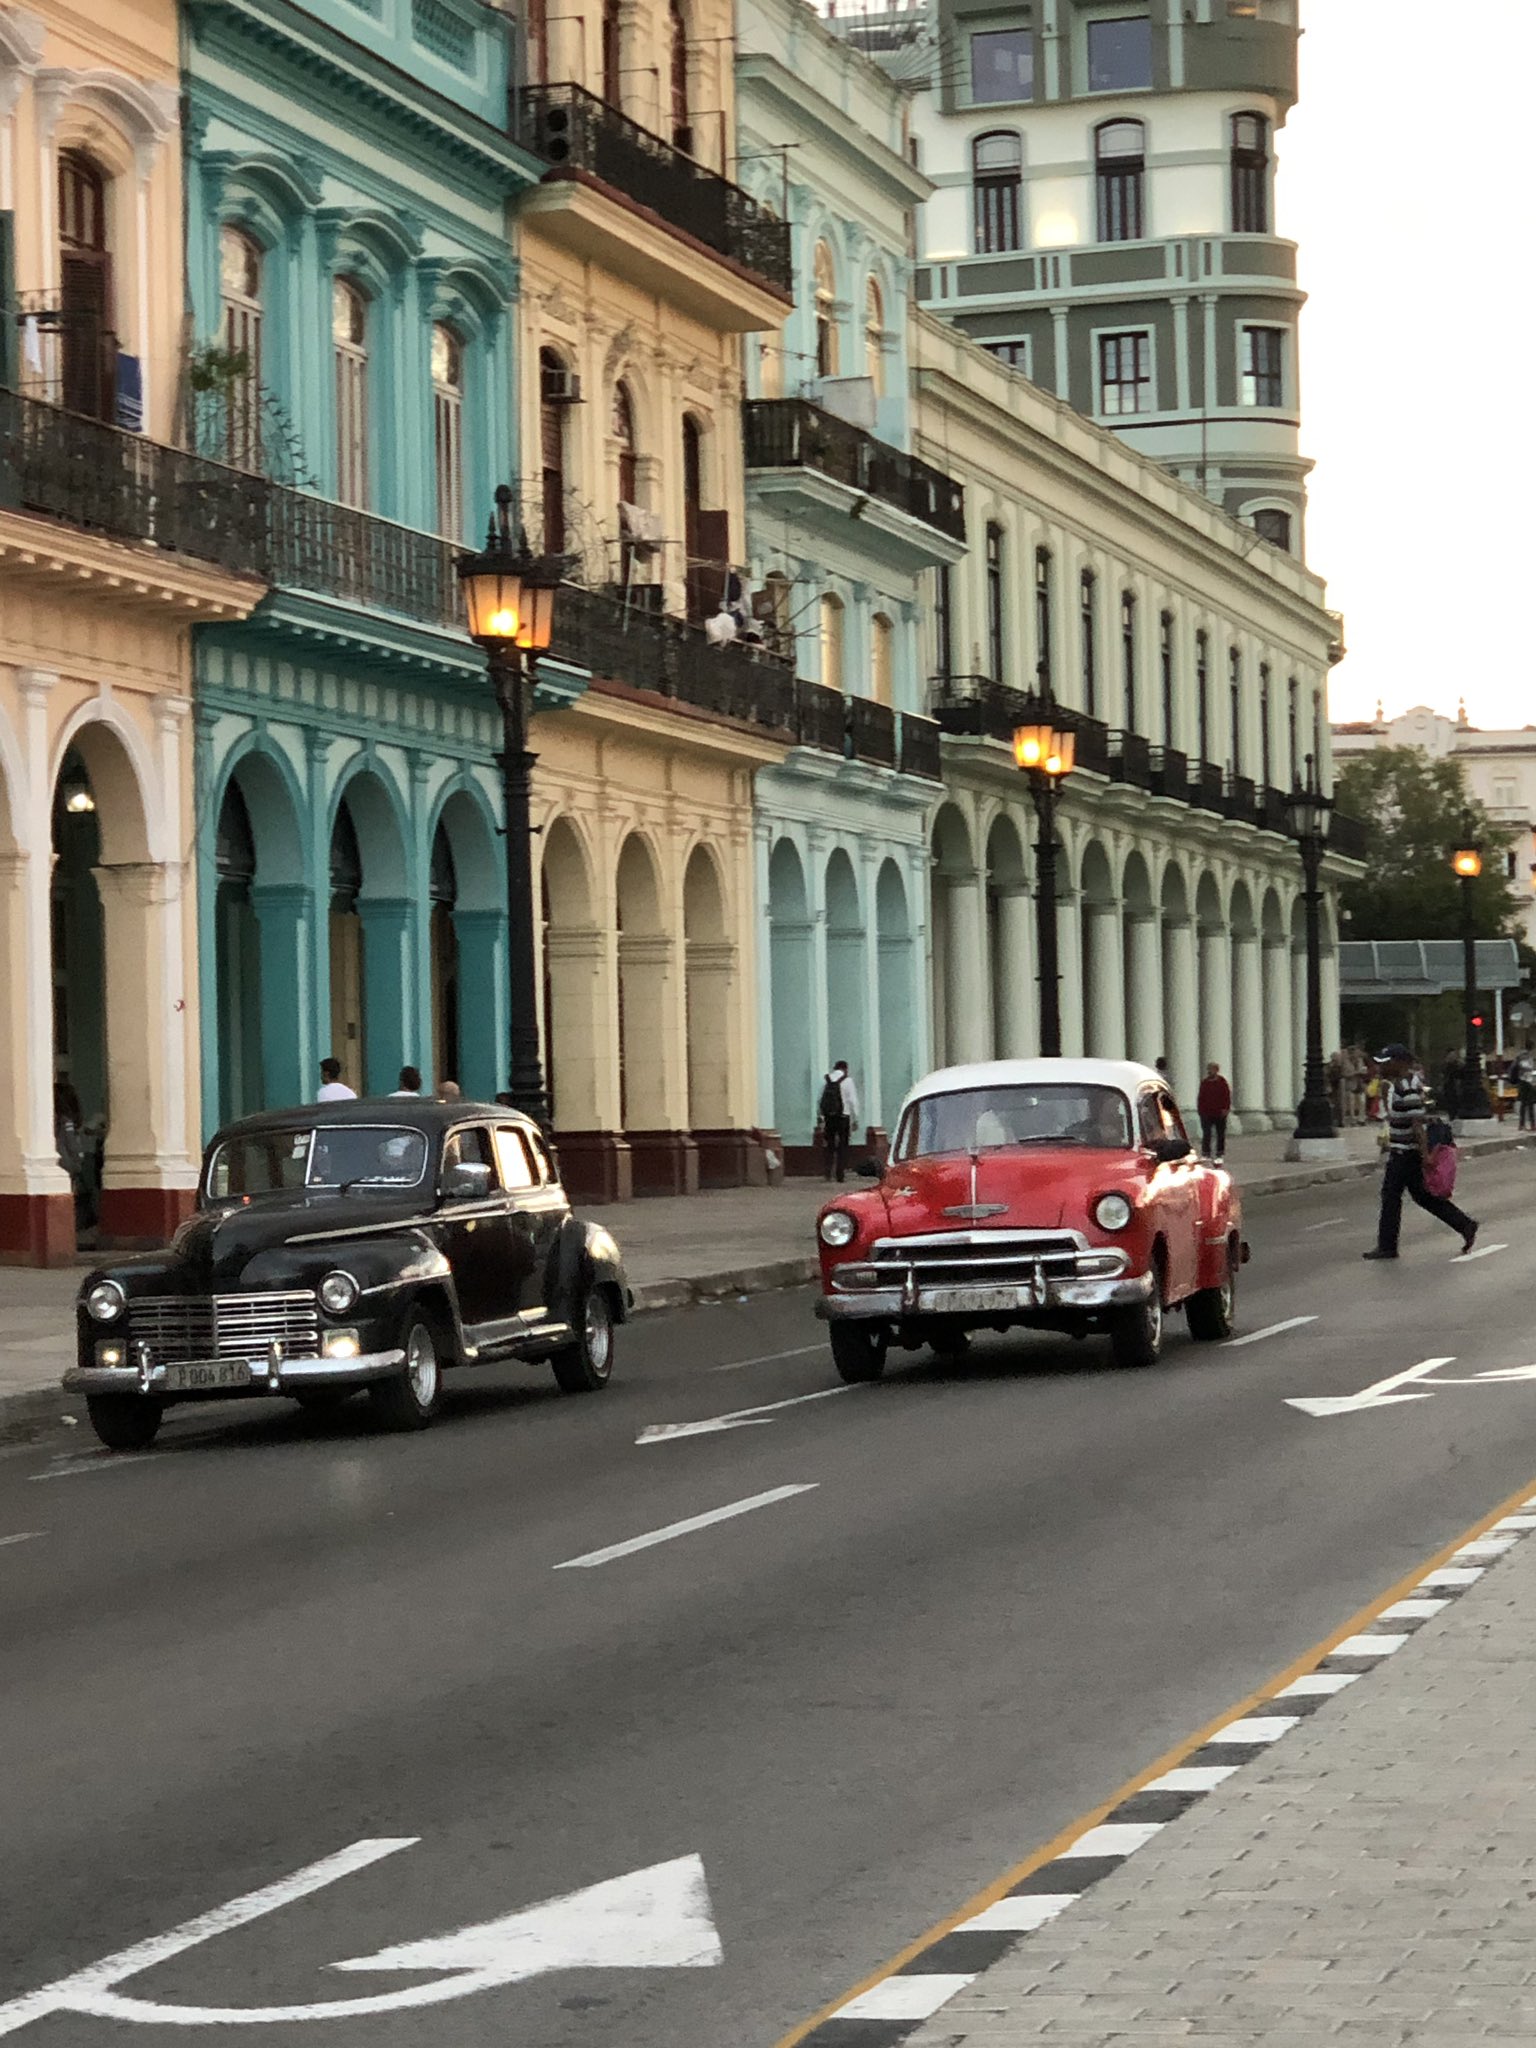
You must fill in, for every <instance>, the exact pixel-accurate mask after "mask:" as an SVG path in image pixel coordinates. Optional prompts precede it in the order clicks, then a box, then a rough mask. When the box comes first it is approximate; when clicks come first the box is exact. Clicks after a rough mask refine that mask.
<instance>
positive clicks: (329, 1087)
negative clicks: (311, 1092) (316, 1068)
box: [315, 1053, 357, 1102]
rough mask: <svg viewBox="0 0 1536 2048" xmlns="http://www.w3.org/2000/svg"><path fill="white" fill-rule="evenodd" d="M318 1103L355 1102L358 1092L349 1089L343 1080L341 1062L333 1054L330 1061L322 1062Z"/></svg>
mask: <svg viewBox="0 0 1536 2048" xmlns="http://www.w3.org/2000/svg"><path fill="white" fill-rule="evenodd" d="M315 1100H316V1102H355V1101H356V1100H357V1090H356V1089H355V1088H349V1087H348V1086H347V1084H346V1082H345V1081H343V1079H342V1078H341V1061H340V1060H339V1059H337V1058H336V1056H335V1054H334V1053H333V1054H332V1055H331V1057H330V1058H329V1059H325V1060H322V1061H321V1062H320V1092H319V1094H318V1095H317V1096H316V1097H315Z"/></svg>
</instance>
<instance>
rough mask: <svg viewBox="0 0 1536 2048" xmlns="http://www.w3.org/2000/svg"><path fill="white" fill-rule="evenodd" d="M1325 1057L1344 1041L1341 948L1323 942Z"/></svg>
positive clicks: (1326, 941)
mask: <svg viewBox="0 0 1536 2048" xmlns="http://www.w3.org/2000/svg"><path fill="white" fill-rule="evenodd" d="M1322 970H1323V971H1322V984H1323V986H1322V1009H1323V1058H1324V1059H1325V1060H1326V1059H1328V1058H1329V1057H1330V1055H1331V1054H1333V1053H1336V1052H1337V1051H1338V1049H1339V1046H1340V1045H1341V1044H1342V1042H1343V1031H1342V1027H1341V1025H1340V1021H1339V949H1338V947H1337V946H1335V945H1333V944H1331V943H1330V942H1329V941H1328V940H1326V939H1325V940H1324V942H1323V957H1322Z"/></svg>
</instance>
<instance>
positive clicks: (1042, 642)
mask: <svg viewBox="0 0 1536 2048" xmlns="http://www.w3.org/2000/svg"><path fill="white" fill-rule="evenodd" d="M1051 598H1052V590H1051V551H1050V549H1049V548H1036V549H1035V681H1036V684H1037V686H1038V688H1039V691H1040V694H1041V696H1042V697H1048V696H1049V695H1050V694H1051V641H1052V637H1053V634H1054V630H1055V628H1054V621H1053V620H1052V617H1051Z"/></svg>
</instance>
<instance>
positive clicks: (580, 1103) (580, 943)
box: [539, 817, 618, 1133]
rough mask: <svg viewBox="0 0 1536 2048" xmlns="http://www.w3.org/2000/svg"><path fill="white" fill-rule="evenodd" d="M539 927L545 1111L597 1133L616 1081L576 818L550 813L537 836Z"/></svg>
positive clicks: (591, 893)
mask: <svg viewBox="0 0 1536 2048" xmlns="http://www.w3.org/2000/svg"><path fill="white" fill-rule="evenodd" d="M539 843H540V846H541V849H542V858H541V860H540V866H539V899H540V908H541V912H542V922H543V934H544V986H543V999H544V1070H545V1077H546V1085H547V1087H548V1089H549V1105H550V1114H551V1116H552V1117H553V1119H554V1122H555V1127H556V1129H557V1130H559V1131H561V1132H567V1131H571V1132H574V1131H581V1132H587V1133H596V1132H598V1131H600V1130H601V1129H602V1128H603V1124H604V1099H605V1096H607V1095H611V1094H612V1092H613V1089H614V1085H615V1083H616V1081H617V1065H618V1062H617V1057H616V1052H615V1047H614V1043H613V1039H612V1035H611V1032H610V1029H609V1027H608V1024H607V1022H606V1005H605V1003H604V1000H603V993H604V988H605V985H606V973H607V942H606V937H605V934H604V932H603V929H602V926H601V924H600V923H599V920H598V915H597V909H596V897H595V890H594V887H593V879H592V873H593V871H592V861H591V857H590V855H589V853H588V850H587V846H586V842H585V841H584V839H583V838H582V835H581V831H580V828H579V827H578V825H577V823H576V821H575V820H574V819H573V818H569V817H557V818H553V819H551V820H550V822H549V823H548V824H547V825H546V826H545V827H544V830H543V833H542V834H541V836H540V842H539Z"/></svg>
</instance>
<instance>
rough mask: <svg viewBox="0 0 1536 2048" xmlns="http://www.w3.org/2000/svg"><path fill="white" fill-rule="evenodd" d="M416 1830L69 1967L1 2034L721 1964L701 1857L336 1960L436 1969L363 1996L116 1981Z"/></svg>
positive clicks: (379, 2008) (442, 1997) (357, 2008)
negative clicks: (588, 1973) (149, 1993)
mask: <svg viewBox="0 0 1536 2048" xmlns="http://www.w3.org/2000/svg"><path fill="white" fill-rule="evenodd" d="M412 1844H413V1838H412V1837H409V1836H405V1837H399V1836H397V1837H393V1838H390V1839H388V1840H380V1841H370V1842H356V1843H354V1844H353V1845H352V1847H351V1848H350V1849H344V1850H342V1851H341V1852H340V1853H339V1854H338V1855H336V1856H328V1857H326V1858H325V1859H324V1860H323V1861H322V1862H320V1863H313V1864H310V1865H309V1866H308V1867H307V1868H305V1869H304V1870H300V1871H296V1872H295V1873H294V1875H293V1876H292V1877H288V1878H283V1879H281V1880H279V1882H278V1883H276V1884H272V1885H267V1886H264V1887H263V1888H262V1889H261V1890H260V1891H257V1892H249V1893H247V1894H246V1895H245V1897H244V1898H240V1899H235V1900H232V1901H231V1902H230V1904H228V1905H227V1906H217V1907H215V1908H214V1909H213V1911H212V1912H210V1913H204V1914H202V1915H201V1916H200V1917H199V1918H198V1919H196V1920H189V1921H187V1922H186V1923H185V1924H184V1925H183V1926H181V1927H178V1928H175V1929H173V1930H172V1932H171V1933H169V1934H164V1935H157V1936H153V1937H152V1938H151V1939H150V1940H148V1941H143V1942H139V1943H137V1944H136V1945H135V1946H134V1947H133V1948H128V1949H122V1950H120V1951H119V1952H118V1953H117V1954H116V1955H112V1956H108V1957H106V1958H105V1959H104V1960H103V1961H102V1962H99V1963H93V1964H91V1965H89V1966H88V1967H87V1968H86V1969H84V1970H79V1971H76V1972H75V1974H74V1975H73V1976H70V1977H63V1978H60V1979H59V1980H58V1981H57V1982H56V1983H53V1984H48V1985H44V1986H43V1987H42V1989H41V1990H38V1991H33V1992H28V1993H26V1994H25V1995H24V1996H22V1997H21V1998H14V1999H11V2000H10V2001H9V2002H8V2003H6V2004H4V2005H0V2034H10V2033H15V2032H18V2031H19V2030H20V2029H21V2028H22V2027H25V2026H29V2025H31V2023H32V2022H33V2021H34V2020H40V2019H43V2018H45V2017H47V2015H49V2014H50V2013H59V2012H81V2013H88V2014H90V2015H91V2016H92V2017H93V2018H95V2019H114V2020H133V2021H137V2022H138V2023H140V2024H141V2025H146V2026H178V2027H197V2026H204V2027H239V2026H260V2025H272V2024H278V2023H291V2022H293V2021H296V2020H339V2019H358V2018H361V2017H363V2016H365V2015H367V2014H371V2013H382V2012H398V2011H400V2010H402V2009H403V2008H405V2007H407V2006H422V2005H441V2004H443V2003H445V2002H446V2001H447V2000H449V1999H453V1998H464V1997H467V1996H468V1995H469V1993H471V1992H474V1991H489V1990H493V1989H495V1988H496V1987H497V1986H498V1985H503V1984H517V1983H520V1982H522V1981H523V1980H524V1979H525V1978H529V1977H539V1976H543V1975H544V1974H546V1973H547V1972H549V1971H551V1970H580V1969H588V1970H624V1969H630V1970H654V1969H673V1970H678V1969H683V1970H688V1969H709V1968H711V1967H713V1966H714V1965H715V1964H718V1963H720V1962H721V1961H723V1959H724V1957H723V1952H722V1950H721V1946H720V1937H719V1935H718V1934H717V1933H716V1932H715V1923H714V1917H713V1915H712V1913H711V1911H710V1904H709V1891H708V1887H707V1886H706V1884H705V1881H704V1865H703V1863H702V1862H701V1861H700V1859H699V1858H698V1857H697V1856H679V1857H677V1858H675V1859H674V1860H673V1861H672V1862H670V1863H656V1864H652V1865H651V1867H650V1868H649V1869H647V1870H635V1871H631V1872H630V1874H629V1875H628V1876H627V1877H615V1878H609V1879H607V1880H605V1881H604V1882H603V1883H601V1884H595V1885H589V1886H588V1887H587V1888H586V1889H585V1890H583V1891H576V1892H567V1893H564V1894H563V1895H562V1896H560V1897H558V1898H553V1899H545V1900H544V1901H542V1902H541V1903H540V1904H538V1905H534V1906H524V1907H521V1908H519V1909H518V1910H517V1911H516V1912H512V1913H507V1914H504V1915H503V1916H502V1917H501V1918H500V1919H497V1920H486V1921H483V1922H481V1923H479V1924H478V1925H475V1926H470V1927H461V1928H459V1929H458V1930H457V1931H455V1932H453V1933H449V1934H443V1935H436V1936H431V1937H429V1938H428V1939H426V1940H424V1941H413V1942H404V1943H401V1944H400V1945H399V1946H398V1947H395V1948H387V1949H381V1950H379V1952H378V1953H377V1954H376V1955H371V1956H354V1957H351V1958H349V1959H348V1960H347V1961H345V1962H341V1963H334V1964H332V1966H331V1967H332V1968H333V1969H337V1970H438V1971H444V1972H447V1973H448V1974H447V1975H444V1976H439V1977H437V1978H435V1979H434V1980H433V1981H431V1982H429V1983H426V1984H407V1985H403V1986H401V1987H400V1988H399V1989H398V1990H394V1991H380V1992H373V1993H371V1994H369V1995H367V1996H364V1997H360V1998H333V1999H327V2000H324V2001H323V2002H317V2003H315V2004H312V2005H257V2006H202V2005H171V2004H161V2003H158V2002H156V2001H153V2000H151V1999H146V1998H132V1997H129V1996H127V1995H126V1994H125V1993H123V1992H120V1991H118V1990H116V1989H115V1988H114V1987H115V1986H117V1985H119V1984H121V1983H122V1982H124V1980H125V1979H127V1978H129V1977H134V1976H137V1975H138V1974H139V1973H140V1972H141V1971H143V1970H149V1969H152V1968H154V1966H155V1965H156V1964H157V1963H163V1962H168V1961H169V1960H170V1959H171V1958H172V1957H173V1956H178V1955H181V1954H184V1953H185V1952H186V1951H187V1950H188V1949H191V1948H195V1947H196V1946H198V1944H199V1943H201V1942H205V1941H210V1940H212V1938H213V1937H214V1936H215V1935H217V1934H223V1933H225V1932H227V1931H228V1930H230V1929H232V1928H235V1927H243V1926H246V1925H248V1924H249V1923H250V1922H251V1921H252V1920H256V1919H259V1918H261V1916H262V1915H263V1914H266V1913H275V1912H276V1911H277V1910H278V1909H279V1908H280V1907H282V1906H287V1905H291V1904H293V1903H294V1902H295V1901H296V1900H298V1899H301V1898H304V1897H305V1896H307V1895H308V1894H309V1893H311V1892H316V1891H319V1890H321V1889H323V1888H324V1887H325V1886H326V1885H329V1884H334V1883H335V1882H336V1880H337V1879H338V1878H342V1877H345V1876H348V1875H349V1874H350V1873H352V1872H353V1871H356V1870H361V1869H364V1868H366V1867H367V1866H368V1865H369V1864H371V1863H374V1862H377V1861H378V1860H379V1859H380V1858H381V1857H385V1856H390V1855H393V1854H394V1853H395V1852H396V1851H398V1850H400V1849H407V1848H410V1847H411V1846H412Z"/></svg>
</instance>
